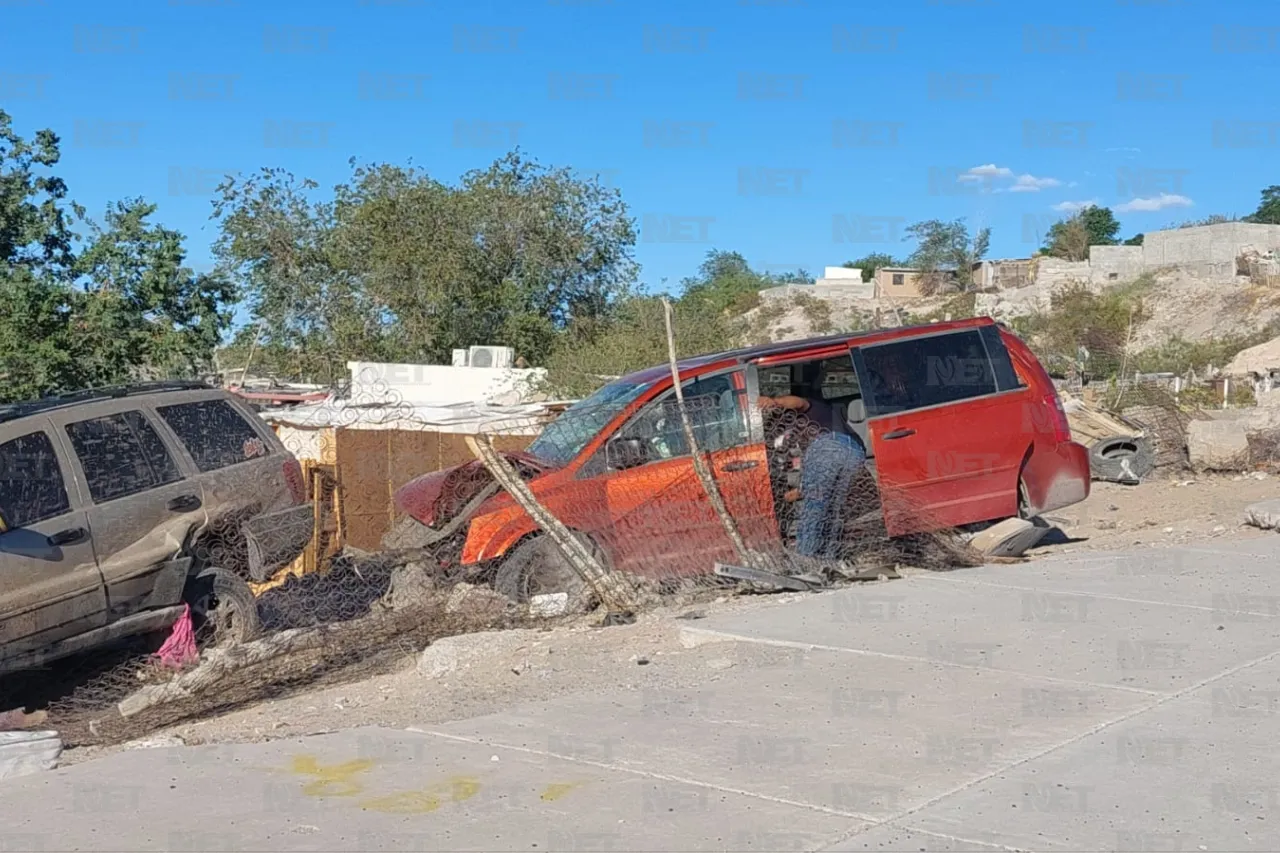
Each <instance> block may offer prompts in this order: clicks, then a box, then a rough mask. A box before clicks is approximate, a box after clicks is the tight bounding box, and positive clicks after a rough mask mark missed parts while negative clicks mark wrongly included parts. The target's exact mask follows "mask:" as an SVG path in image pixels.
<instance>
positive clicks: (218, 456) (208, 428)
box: [157, 400, 267, 472]
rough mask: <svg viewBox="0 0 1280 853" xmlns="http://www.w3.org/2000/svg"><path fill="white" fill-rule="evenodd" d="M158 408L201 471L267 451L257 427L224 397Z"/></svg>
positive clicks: (254, 456)
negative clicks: (222, 398)
mask: <svg viewBox="0 0 1280 853" xmlns="http://www.w3.org/2000/svg"><path fill="white" fill-rule="evenodd" d="M157 411H159V412H160V417H162V418H164V420H165V423H167V424H168V425H169V427H170V428H171V429H172V430H173V431H174V432H175V433H177V436H178V439H179V440H180V441H181V442H182V444H183V446H184V447H186V448H187V452H188V453H190V454H191V458H192V459H194V460H195V463H196V467H197V468H199V469H200V470H201V471H206V472H207V471H216V470H218V469H219V468H226V467H228V466H230V465H235V464H236V463H237V462H244V461H245V460H246V459H254V458H257V457H259V456H265V455H266V453H267V448H266V445H264V444H263V442H262V438H261V436H259V435H258V431H257V430H255V429H254V428H253V426H252V425H251V424H250V423H249V422H248V421H246V420H245V419H244V417H243V416H242V415H241V414H240V413H239V412H237V411H236V410H235V408H234V407H233V406H232V405H231V404H230V403H228V402H227V401H226V400H202V401H200V402H198V403H179V404H178V405H176V406H160V407H159V408H158V409H157Z"/></svg>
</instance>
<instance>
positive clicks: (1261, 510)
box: [1244, 498, 1280, 530]
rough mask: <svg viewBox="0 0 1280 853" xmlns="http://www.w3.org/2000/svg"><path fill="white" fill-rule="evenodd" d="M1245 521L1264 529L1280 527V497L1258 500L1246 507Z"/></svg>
mask: <svg viewBox="0 0 1280 853" xmlns="http://www.w3.org/2000/svg"><path fill="white" fill-rule="evenodd" d="M1244 522H1245V524H1249V525H1252V526H1254V527H1261V528H1262V529H1263V530H1277V529H1280V498H1272V499H1271V500H1266V501H1258V502H1257V503H1256V504H1250V505H1249V506H1247V507H1245V510H1244Z"/></svg>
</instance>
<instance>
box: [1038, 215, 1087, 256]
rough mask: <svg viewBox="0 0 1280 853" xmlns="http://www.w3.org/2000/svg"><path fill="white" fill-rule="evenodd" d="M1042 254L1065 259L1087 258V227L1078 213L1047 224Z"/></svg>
mask: <svg viewBox="0 0 1280 853" xmlns="http://www.w3.org/2000/svg"><path fill="white" fill-rule="evenodd" d="M1041 251H1042V253H1043V254H1046V255H1049V256H1050V257H1054V258H1062V259H1063V260H1067V261H1085V260H1088V259H1089V229H1088V228H1086V227H1085V224H1084V220H1083V219H1082V218H1081V217H1080V215H1079V214H1076V215H1075V216H1071V217H1068V218H1067V219H1062V220H1059V221H1058V222H1055V223H1053V224H1052V225H1050V226H1049V233H1048V234H1046V235H1045V240H1044V248H1043V249H1042V250H1041Z"/></svg>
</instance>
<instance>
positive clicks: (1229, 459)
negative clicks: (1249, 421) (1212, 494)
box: [1187, 421, 1249, 471]
mask: <svg viewBox="0 0 1280 853" xmlns="http://www.w3.org/2000/svg"><path fill="white" fill-rule="evenodd" d="M1187 458H1188V459H1189V461H1190V462H1191V467H1192V468H1194V469H1196V470H1197V471H1239V470H1240V469H1242V468H1244V467H1245V466H1247V465H1248V464H1249V436H1248V433H1247V431H1246V430H1245V427H1244V425H1243V424H1241V423H1239V422H1237V421H1192V422H1191V423H1190V424H1188V425H1187Z"/></svg>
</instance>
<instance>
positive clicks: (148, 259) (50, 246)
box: [0, 111, 234, 400]
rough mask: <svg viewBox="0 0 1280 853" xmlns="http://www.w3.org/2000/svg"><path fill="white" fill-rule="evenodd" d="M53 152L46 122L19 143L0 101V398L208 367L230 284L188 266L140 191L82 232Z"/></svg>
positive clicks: (178, 242) (176, 237)
mask: <svg viewBox="0 0 1280 853" xmlns="http://www.w3.org/2000/svg"><path fill="white" fill-rule="evenodd" d="M59 156H60V152H59V139H58V137H57V135H56V134H55V133H54V132H53V131H51V130H41V131H39V132H37V133H36V135H35V137H34V140H33V141H32V142H27V141H26V140H24V139H23V138H21V137H20V136H18V135H17V133H16V132H14V130H13V128H12V120H11V119H10V117H9V116H8V115H7V114H6V113H4V112H2V111H0V305H3V306H4V310H3V311H0V400H14V399H25V398H31V397H36V396H40V395H43V394H47V393H51V392H55V391H70V390H76V389H81V388H85V387H90V386H97V385H103V384H114V383H119V382H125V381H130V380H135V379H140V378H156V377H175V376H191V375H194V374H198V373H200V372H203V371H205V370H207V369H208V368H209V367H210V366H211V363H212V355H213V351H214V348H215V347H216V346H217V343H218V340H219V338H220V336H221V334H222V331H223V330H224V329H225V328H226V327H227V324H228V323H229V322H230V317H229V314H228V312H227V310H226V308H227V305H228V304H229V303H230V302H231V300H232V299H233V297H234V293H233V292H232V290H231V288H230V286H229V285H228V284H227V282H226V281H224V280H222V279H220V278H218V277H217V276H207V275H197V274H196V273H194V272H192V270H191V269H189V268H188V267H187V266H186V265H185V259H186V258H185V252H184V250H183V247H182V241H183V237H182V235H181V234H179V233H178V232H176V231H172V230H170V229H166V228H163V227H161V226H158V225H152V224H151V223H149V222H148V218H149V217H150V216H151V215H152V214H153V213H154V212H155V206H154V205H150V204H147V203H146V202H144V201H142V200H141V199H133V200H129V201H125V202H119V203H116V204H114V205H112V206H110V207H109V208H108V209H107V212H106V216H105V218H104V221H103V224H101V225H99V224H96V223H92V222H90V223H88V224H89V226H90V236H89V239H88V241H87V242H82V241H81V239H80V236H79V235H78V234H76V233H74V232H73V231H72V230H71V227H72V225H73V224H74V223H75V222H77V221H81V220H84V219H85V217H84V209H83V208H82V207H80V206H79V205H77V204H75V203H73V202H69V201H68V200H67V187H66V184H65V183H64V182H63V181H62V180H61V179H60V178H58V177H57V176H55V175H52V174H49V173H48V170H50V169H52V168H53V167H54V166H56V165H57V163H58V161H59Z"/></svg>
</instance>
